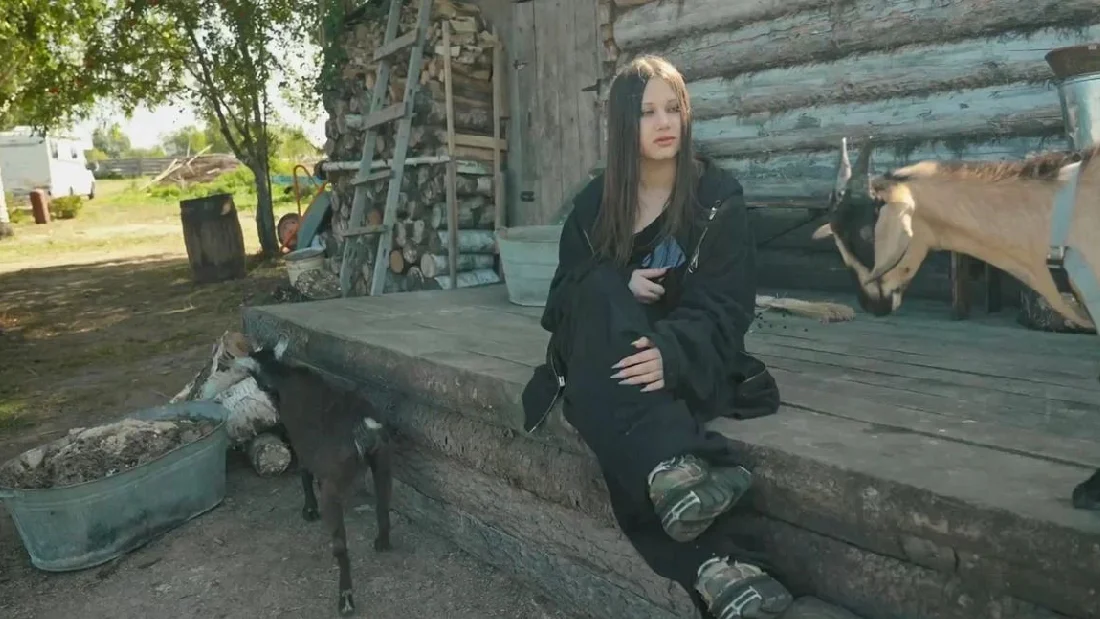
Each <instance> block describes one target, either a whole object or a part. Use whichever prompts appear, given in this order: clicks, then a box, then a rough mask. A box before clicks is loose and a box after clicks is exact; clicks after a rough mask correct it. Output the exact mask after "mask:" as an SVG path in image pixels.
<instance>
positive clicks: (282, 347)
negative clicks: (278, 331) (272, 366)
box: [275, 333, 290, 360]
mask: <svg viewBox="0 0 1100 619" xmlns="http://www.w3.org/2000/svg"><path fill="white" fill-rule="evenodd" d="M289 347H290V336H288V335H286V334H285V333H284V334H282V335H280V336H279V341H278V342H276V344H275V358H276V359H279V360H282V358H283V355H284V354H286V349H287V348H289Z"/></svg>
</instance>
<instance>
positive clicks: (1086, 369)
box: [752, 317, 1100, 422]
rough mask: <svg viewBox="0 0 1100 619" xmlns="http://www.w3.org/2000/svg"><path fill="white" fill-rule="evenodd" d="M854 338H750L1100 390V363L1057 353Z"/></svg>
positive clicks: (829, 334)
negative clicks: (1092, 387) (1078, 385)
mask: <svg viewBox="0 0 1100 619" xmlns="http://www.w3.org/2000/svg"><path fill="white" fill-rule="evenodd" d="M861 318H862V317H861ZM862 320H868V319H866V318H862ZM853 335H854V334H853V333H851V332H850V331H848V332H845V331H837V330H836V329H828V328H818V329H814V331H813V332H812V333H810V332H806V333H800V332H798V331H792V330H789V329H788V330H783V331H780V330H777V329H767V330H762V331H756V332H755V333H754V335H753V336H752V337H758V338H763V341H767V342H770V343H773V344H777V345H782V346H794V347H799V346H802V347H806V348H811V349H816V348H817V347H819V346H834V345H841V346H843V347H844V349H845V350H847V351H849V352H850V354H856V355H863V356H871V357H878V358H881V356H882V355H888V356H889V357H890V358H891V359H895V360H899V361H902V362H904V363H915V364H918V365H934V366H937V367H942V368H946V369H961V370H965V371H970V372H973V371H982V370H992V371H996V372H998V373H1001V374H1002V375H1004V376H1020V377H1024V378H1025V379H1034V380H1039V381H1042V382H1046V381H1050V382H1052V383H1056V384H1082V381H1084V383H1087V384H1086V385H1085V386H1086V387H1088V386H1090V385H1093V384H1095V385H1096V388H1097V389H1100V383H1097V382H1096V377H1097V376H1098V375H1100V374H1098V373H1100V359H1098V360H1090V359H1082V358H1080V357H1077V356H1070V357H1064V356H1062V355H1056V354H1047V355H1042V356H1040V355H1037V354H1036V353H1035V352H1034V351H1028V352H1025V351H1023V350H1021V349H1020V346H1004V345H1002V346H997V347H994V343H989V344H985V345H983V346H981V347H980V348H976V347H975V346H974V345H973V344H971V343H970V341H969V340H961V341H951V340H947V341H944V340H940V339H932V338H929V337H928V334H927V333H923V334H917V333H897V334H893V335H891V336H890V337H881V336H878V337H876V336H875V335H874V334H867V333H861V334H859V336H858V337H853ZM1097 343H1100V342H1097ZM1098 348H1100V347H1098ZM1098 422H1100V419H1098Z"/></svg>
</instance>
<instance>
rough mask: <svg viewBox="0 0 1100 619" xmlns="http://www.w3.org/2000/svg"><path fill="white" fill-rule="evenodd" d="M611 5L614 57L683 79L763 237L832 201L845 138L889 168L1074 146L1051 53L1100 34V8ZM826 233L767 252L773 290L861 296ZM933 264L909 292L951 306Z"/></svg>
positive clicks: (926, 2) (852, 0)
mask: <svg viewBox="0 0 1100 619" xmlns="http://www.w3.org/2000/svg"><path fill="white" fill-rule="evenodd" d="M613 2H614V3H615V7H614V14H613V42H611V43H610V44H609V48H610V52H609V53H610V55H611V56H612V59H613V60H617V64H618V65H619V66H621V65H622V64H624V63H625V62H627V61H629V60H630V58H632V57H633V56H634V55H636V54H639V53H656V54H660V55H662V56H665V57H666V58H668V59H669V60H670V61H671V62H673V63H674V64H675V65H676V66H677V67H679V69H680V70H681V71H683V72H684V74H685V76H686V78H687V79H688V82H689V84H688V89H689V92H690V95H691V97H692V104H693V107H694V111H695V118H696V124H695V137H696V140H697V142H698V147H699V149H700V150H701V151H702V152H705V153H707V154H710V155H712V156H714V157H717V158H718V159H719V160H720V164H721V165H723V166H725V167H728V168H729V169H731V170H733V171H734V172H735V173H736V174H737V176H738V177H739V178H740V180H741V181H742V183H743V184H744V186H745V191H746V195H747V197H748V199H749V200H750V202H753V203H755V204H757V205H759V206H761V208H758V209H755V212H754V220H755V222H756V233H757V237H758V241H764V240H766V239H767V238H768V237H771V236H772V235H774V234H776V233H777V232H779V231H781V230H783V229H786V228H789V227H790V226H793V225H798V222H799V221H801V220H803V219H804V218H805V217H806V216H807V214H808V212H809V211H807V210H805V209H801V208H797V206H798V205H800V204H805V203H807V202H810V203H815V204H822V205H823V204H824V203H825V200H826V196H827V195H828V192H829V190H830V187H831V184H832V182H833V178H834V177H835V171H836V165H837V155H838V150H837V149H838V147H839V144H840V139H841V138H842V137H845V136H848V137H850V138H859V137H861V136H866V135H874V136H875V138H876V141H879V142H882V143H883V144H882V145H881V146H879V147H878V148H877V149H876V150H875V152H874V156H873V158H872V166H873V171H877V172H880V173H881V172H883V171H885V170H887V169H889V168H892V167H895V166H901V165H905V164H906V163H909V162H912V161H915V160H919V159H924V158H936V159H951V158H972V159H1002V158H1012V159H1016V158H1020V157H1023V156H1025V155H1026V154H1028V153H1031V152H1034V151H1040V150H1046V149H1058V148H1064V147H1066V146H1067V145H1068V142H1067V141H1066V140H1065V138H1064V134H1063V123H1062V116H1061V111H1060V106H1059V101H1058V94H1057V90H1056V89H1055V87H1054V86H1053V85H1052V84H1050V83H1049V81H1048V80H1050V79H1051V78H1052V77H1053V75H1052V74H1051V72H1050V70H1049V69H1048V67H1047V65H1046V63H1045V61H1044V60H1043V56H1044V54H1046V52H1047V51H1049V50H1050V49H1052V48H1055V47H1060V46H1065V45H1074V44H1080V43H1085V42H1093V41H1097V40H1100V3H1097V2H1096V1H1095V0H1057V1H1055V0H737V1H736V2H735V1H731V0H679V1H675V0H663V1H659V2H647V1H646V0H613ZM615 56H617V58H615ZM852 156H853V160H854V156H855V153H854V152H853V155H852ZM792 206H793V207H794V208H792ZM819 223H820V222H815V223H814V224H806V225H802V226H801V227H798V228H796V229H795V230H794V231H793V232H792V233H791V234H788V235H786V236H783V237H780V238H779V239H776V240H774V241H772V242H771V243H768V244H766V245H764V246H762V247H761V249H760V255H761V273H760V284H761V285H762V286H781V287H801V288H817V289H835V290H838V291H850V290H851V286H852V281H851V278H850V277H851V276H850V275H849V274H848V273H847V272H846V271H845V270H844V269H843V266H842V265H841V263H840V260H839V258H838V257H837V256H836V251H835V248H834V247H833V246H832V244H831V243H828V242H817V243H814V242H811V241H810V239H809V236H810V233H811V232H812V230H813V229H814V227H816V226H817V225H818V224H819ZM932 258H933V259H932V260H930V261H929V262H927V263H926V264H925V266H924V267H923V268H922V270H921V273H920V274H919V275H918V276H917V278H916V281H914V284H913V289H912V290H911V294H916V295H919V296H926V297H936V298H948V297H949V294H950V289H949V286H948V283H947V269H948V260H947V258H948V256H947V255H943V254H941V255H935V256H933V257H932ZM1008 288H1012V287H1011V286H1006V289H1008ZM1008 294H1009V291H1007V290H1006V295H1008Z"/></svg>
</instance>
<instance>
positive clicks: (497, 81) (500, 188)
mask: <svg viewBox="0 0 1100 619" xmlns="http://www.w3.org/2000/svg"><path fill="white" fill-rule="evenodd" d="M493 38H494V39H496V40H497V41H498V42H499V41H500V36H499V35H498V34H497V28H496V26H493ZM503 79H504V50H503V49H501V46H500V45H499V44H498V45H494V46H493V138H492V144H493V206H494V207H495V209H496V214H495V215H494V219H493V229H494V230H497V229H500V228H502V227H504V174H503V172H502V170H501V165H502V164H503V162H504V161H503V151H507V150H508V143H507V142H505V141H504V140H502V139H501V137H500V128H501V127H500V121H501V114H503V112H504V109H503V108H504V93H503V84H502V83H501V81H502V80H503ZM451 253H452V254H454V253H457V252H451ZM452 273H453V271H452ZM451 280H452V281H458V280H456V279H455V278H454V277H453V276H452V277H451Z"/></svg>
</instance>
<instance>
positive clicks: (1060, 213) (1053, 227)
mask: <svg viewBox="0 0 1100 619" xmlns="http://www.w3.org/2000/svg"><path fill="white" fill-rule="evenodd" d="M1089 163H1092V162H1091V161H1089V162H1078V163H1075V164H1073V165H1071V166H1067V167H1068V168H1069V169H1068V170H1067V171H1066V176H1067V177H1066V179H1065V181H1064V182H1063V184H1062V188H1061V189H1059V190H1058V193H1057V194H1055V196H1054V209H1053V211H1052V212H1051V215H1050V250H1049V251H1048V252H1047V269H1048V270H1049V271H1050V276H1051V277H1052V278H1054V285H1055V286H1057V288H1058V292H1061V293H1063V294H1064V293H1067V292H1068V293H1070V294H1071V295H1073V297H1074V299H1075V300H1076V301H1077V303H1079V304H1080V305H1081V306H1082V307H1084V308H1085V311H1087V312H1088V313H1089V314H1090V315H1091V317H1092V318H1093V320H1097V319H1100V282H1098V281H1097V279H1096V274H1095V273H1093V272H1092V269H1091V268H1089V265H1088V264H1087V263H1086V262H1085V259H1084V257H1083V256H1081V252H1079V251H1077V250H1076V249H1075V248H1073V247H1070V246H1069V245H1068V242H1069V229H1070V222H1072V221H1073V209H1074V207H1075V206H1076V204H1077V188H1078V180H1079V179H1080V178H1081V167H1082V166H1083V165H1088V164H1089ZM1071 281H1072V282H1073V284H1075V285H1076V286H1077V289H1078V290H1080V291H1081V294H1079V295H1078V294H1077V293H1075V292H1074V291H1073V287H1072V286H1071V285H1070V282H1071Z"/></svg>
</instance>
